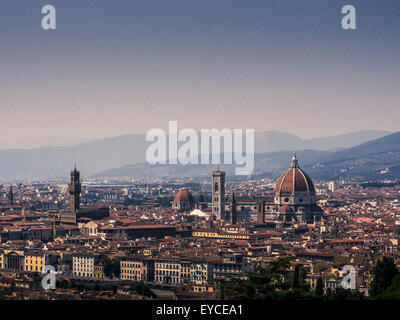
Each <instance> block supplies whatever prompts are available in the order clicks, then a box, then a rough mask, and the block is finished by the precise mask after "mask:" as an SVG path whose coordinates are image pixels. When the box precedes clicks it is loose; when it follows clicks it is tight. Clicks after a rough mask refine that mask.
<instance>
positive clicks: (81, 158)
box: [0, 130, 393, 179]
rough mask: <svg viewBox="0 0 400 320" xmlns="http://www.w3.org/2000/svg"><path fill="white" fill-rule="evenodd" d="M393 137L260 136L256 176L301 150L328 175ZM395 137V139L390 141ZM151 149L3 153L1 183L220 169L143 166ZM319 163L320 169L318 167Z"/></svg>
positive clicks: (101, 143)
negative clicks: (76, 174)
mask: <svg viewBox="0 0 400 320" xmlns="http://www.w3.org/2000/svg"><path fill="white" fill-rule="evenodd" d="M388 134H390V132H388V131H373V130H371V131H360V132H354V133H350V134H344V135H337V136H332V137H322V138H315V139H301V138H299V137H297V136H296V135H293V134H288V133H284V132H275V131H267V132H257V133H256V136H255V152H256V153H257V154H256V156H255V161H256V164H255V171H254V173H255V174H267V175H272V176H273V175H276V174H277V173H278V172H280V171H281V170H282V169H284V168H287V166H288V164H289V163H290V157H291V152H292V151H298V155H299V160H300V163H301V164H302V165H303V166H305V165H308V166H309V167H310V169H312V170H313V172H315V174H316V175H318V176H320V175H325V174H327V170H329V165H328V164H329V161H330V160H329V159H330V158H329V157H334V158H332V159H333V161H339V160H340V159H341V158H340V159H339V158H338V159H337V160H335V159H336V158H335V155H336V154H338V155H340V154H345V153H346V152H345V151H340V150H343V149H347V148H352V147H355V146H358V145H360V144H363V143H365V142H368V141H371V140H376V139H378V138H381V137H385V138H386V136H387V135H388ZM391 136H393V135H389V136H387V137H391ZM148 145H149V143H146V141H145V135H136V134H131V135H124V136H118V137H114V138H109V139H101V140H95V141H92V142H87V143H82V144H78V145H75V146H70V147H47V148H35V149H6V150H0V179H28V178H41V179H52V178H64V177H65V178H67V177H68V172H69V171H70V170H71V168H72V167H73V166H74V163H77V167H78V169H80V170H81V172H82V176H102V177H122V176H137V177H143V176H149V177H150V176H175V175H180V176H182V175H184V176H201V175H203V174H204V175H206V174H209V173H210V171H211V170H213V169H215V165H214V166H212V165H210V166H207V165H195V166H190V165H188V166H181V165H176V166H175V165H166V166H150V165H148V164H146V163H144V162H145V154H146V150H147V147H148ZM378 145H379V143H378ZM360 147H361V146H360ZM356 148H357V147H356ZM377 148H378V147H377ZM352 149H354V148H352ZM378 149H379V148H378ZM382 150H384V149H382ZM385 150H386V149H385ZM341 152H342V153H341ZM382 152H384V151H382ZM324 161H327V162H326V163H325V162H324ZM317 163H320V164H321V166H320V167H318V166H316V165H317ZM337 165H339V164H338V163H337ZM322 168H324V170H322ZM226 170H227V173H228V174H229V173H230V170H232V174H233V170H234V166H232V167H231V168H229V167H227V168H226ZM335 172H336V171H335ZM339 172H340V170H339Z"/></svg>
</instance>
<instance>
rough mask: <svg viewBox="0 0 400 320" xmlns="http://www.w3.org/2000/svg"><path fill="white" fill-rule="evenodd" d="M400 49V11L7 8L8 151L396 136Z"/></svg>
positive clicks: (0, 80) (1, 82) (310, 0)
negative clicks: (281, 136) (49, 27)
mask: <svg viewBox="0 0 400 320" xmlns="http://www.w3.org/2000/svg"><path fill="white" fill-rule="evenodd" d="M46 4H52V5H54V6H55V8H56V10H57V29H56V30H55V31H43V30H42V29H41V18H42V15H41V8H42V6H44V5H46ZM346 4H352V5H354V6H355V7H356V9H357V30H343V29H342V28H341V23H340V21H341V18H342V14H341V8H342V6H343V5H346ZM399 39H400V1H398V0H385V1H378V0H374V1H370V0H362V1H357V0H346V1H336V0H304V1H300V0H279V1H278V0H274V1H268V0H213V1H211V0H196V1H194V0H158V1H156V0H113V1H109V0H91V1H88V0H79V1H78V0H74V1H67V0H62V1H61V0H46V1H39V0H35V1H32V0H1V1H0V112H1V113H0V114H1V117H0V119H1V134H0V140H7V139H8V140H13V139H26V138H28V137H29V138H31V139H32V138H40V137H45V136H55V137H59V138H63V139H74V140H76V139H78V140H79V139H82V140H86V139H93V138H101V137H109V136H116V135H120V134H127V133H146V132H147V131H148V130H149V129H151V128H166V127H167V125H168V120H176V121H178V124H179V127H180V128H186V127H190V128H194V129H200V128H213V127H216V128H220V129H222V128H224V127H227V128H254V129H255V130H258V131H266V130H279V131H286V132H290V133H294V134H297V135H299V136H300V137H303V138H309V137H317V136H326V135H334V134H339V133H346V132H352V131H357V130H364V129H382V130H391V131H398V130H399V119H400V103H399V101H400V81H399V80H400V43H399Z"/></svg>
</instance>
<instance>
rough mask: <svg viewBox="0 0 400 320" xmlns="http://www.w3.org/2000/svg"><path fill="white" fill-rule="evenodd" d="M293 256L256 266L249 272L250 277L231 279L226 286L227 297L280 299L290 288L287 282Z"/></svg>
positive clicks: (225, 293) (225, 294)
mask: <svg viewBox="0 0 400 320" xmlns="http://www.w3.org/2000/svg"><path fill="white" fill-rule="evenodd" d="M291 260H292V258H290V257H289V258H280V259H278V260H274V261H271V262H269V263H268V265H267V266H266V267H265V268H262V267H260V266H258V267H256V269H255V271H254V272H249V273H248V275H247V277H248V279H246V280H243V279H237V278H234V279H231V281H229V283H227V284H226V286H225V287H224V296H225V297H226V298H227V299H241V300H249V299H262V300H265V299H280V298H282V297H283V296H284V295H285V294H286V292H285V290H288V289H289V288H290V285H288V284H287V283H286V282H285V276H286V274H287V272H288V269H289V266H290V261H291Z"/></svg>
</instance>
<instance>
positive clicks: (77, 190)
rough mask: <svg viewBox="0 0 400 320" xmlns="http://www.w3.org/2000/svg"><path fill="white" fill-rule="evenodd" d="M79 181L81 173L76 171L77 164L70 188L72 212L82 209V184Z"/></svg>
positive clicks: (73, 171)
mask: <svg viewBox="0 0 400 320" xmlns="http://www.w3.org/2000/svg"><path fill="white" fill-rule="evenodd" d="M79 179H80V174H79V171H78V170H76V164H75V168H74V170H72V171H71V182H70V183H69V186H68V190H69V195H70V208H71V212H76V211H77V210H78V209H79V207H80V195H81V182H80V181H79Z"/></svg>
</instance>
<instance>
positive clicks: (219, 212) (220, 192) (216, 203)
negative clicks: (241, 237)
mask: <svg viewBox="0 0 400 320" xmlns="http://www.w3.org/2000/svg"><path fill="white" fill-rule="evenodd" d="M211 188H212V215H213V217H215V219H217V220H225V219H226V217H225V172H223V171H219V166H218V170H217V171H214V172H213V173H212V185H211Z"/></svg>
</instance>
